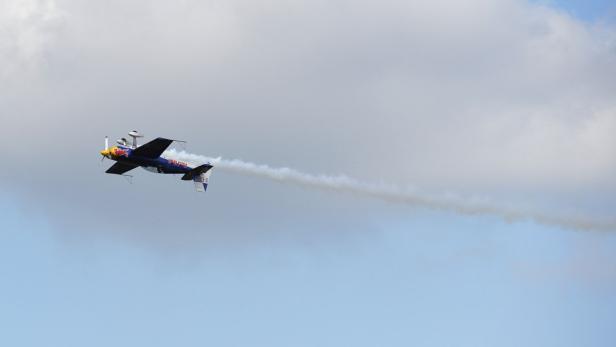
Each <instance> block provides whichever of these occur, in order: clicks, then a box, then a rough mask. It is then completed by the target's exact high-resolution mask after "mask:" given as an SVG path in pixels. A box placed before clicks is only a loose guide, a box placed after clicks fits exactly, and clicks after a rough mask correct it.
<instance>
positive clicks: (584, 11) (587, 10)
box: [548, 0, 616, 21]
mask: <svg viewBox="0 0 616 347" xmlns="http://www.w3.org/2000/svg"><path fill="white" fill-rule="evenodd" d="M548 3H549V4H552V5H553V6H555V7H560V8H562V9H565V10H566V11H569V12H571V13H572V14H573V15H574V16H576V17H578V18H581V19H583V20H587V21H594V20H612V21H613V20H614V16H615V15H616V5H614V2H613V1H609V0H592V1H581V0H554V1H550V2H548Z"/></svg>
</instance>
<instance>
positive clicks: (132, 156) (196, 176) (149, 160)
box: [101, 130, 213, 192]
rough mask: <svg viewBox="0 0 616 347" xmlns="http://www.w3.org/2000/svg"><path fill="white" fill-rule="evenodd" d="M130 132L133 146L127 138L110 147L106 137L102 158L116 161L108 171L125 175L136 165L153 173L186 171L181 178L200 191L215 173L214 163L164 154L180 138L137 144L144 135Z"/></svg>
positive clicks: (160, 138) (157, 139)
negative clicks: (190, 163) (192, 182)
mask: <svg viewBox="0 0 616 347" xmlns="http://www.w3.org/2000/svg"><path fill="white" fill-rule="evenodd" d="M128 135H129V136H130V137H132V138H133V143H132V145H130V144H128V142H127V141H126V139H125V138H121V139H119V140H118V141H117V143H118V145H117V146H113V147H111V148H109V139H108V138H107V137H105V149H104V150H102V151H101V154H102V155H103V158H102V159H103V160H104V159H105V158H109V159H112V160H115V161H116V163H115V164H113V166H111V167H110V168H109V169H108V170H107V171H105V172H106V173H109V174H116V175H124V174H125V173H126V172H128V171H130V170H132V169H134V168H136V167H142V168H144V169H146V170H148V171H151V172H157V173H163V174H183V176H182V180H184V181H191V180H192V181H194V182H195V188H196V189H197V191H198V192H205V190H206V189H207V184H208V180H209V177H210V174H211V173H212V171H211V169H212V167H213V166H212V165H211V164H209V163H208V164H203V165H199V166H196V167H192V166H190V165H189V164H188V163H185V162H182V161H179V160H175V159H171V158H166V157H164V156H163V155H162V154H163V152H164V151H165V150H166V149H167V147H169V145H171V143H173V142H174V141H177V140H170V139H165V138H162V137H159V138H156V139H155V140H152V141H150V142H148V143H146V144H144V145H141V146H138V145H137V138H139V137H143V135H141V134H139V133H138V132H137V131H136V130H133V131H131V132H130V133H128ZM178 142H183V141H178Z"/></svg>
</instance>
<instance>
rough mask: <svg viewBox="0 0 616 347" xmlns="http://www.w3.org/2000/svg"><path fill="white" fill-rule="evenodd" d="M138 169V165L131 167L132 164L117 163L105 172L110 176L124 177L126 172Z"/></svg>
mask: <svg viewBox="0 0 616 347" xmlns="http://www.w3.org/2000/svg"><path fill="white" fill-rule="evenodd" d="M136 167H137V165H131V164H125V163H115V164H113V165H112V166H111V167H110V168H109V169H107V171H105V172H106V173H109V174H116V175H122V174H124V173H125V172H128V171H130V170H132V169H134V168H136Z"/></svg>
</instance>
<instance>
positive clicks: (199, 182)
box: [193, 171, 212, 192]
mask: <svg viewBox="0 0 616 347" xmlns="http://www.w3.org/2000/svg"><path fill="white" fill-rule="evenodd" d="M211 174H212V171H207V172H204V173H202V174H200V175H198V176H195V177H194V178H193V182H195V189H197V191H198V192H205V191H206V190H207V184H208V181H209V179H210V175H211Z"/></svg>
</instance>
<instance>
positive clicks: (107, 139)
mask: <svg viewBox="0 0 616 347" xmlns="http://www.w3.org/2000/svg"><path fill="white" fill-rule="evenodd" d="M107 150H109V137H107V136H105V151H107ZM101 156H103V157H102V158H101V163H102V162H103V161H105V155H104V154H102V153H101Z"/></svg>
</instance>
